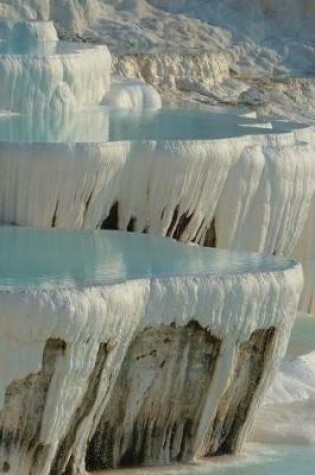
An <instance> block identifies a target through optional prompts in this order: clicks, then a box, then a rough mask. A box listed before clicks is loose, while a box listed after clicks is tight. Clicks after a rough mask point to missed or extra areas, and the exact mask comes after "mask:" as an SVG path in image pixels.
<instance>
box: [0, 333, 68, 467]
mask: <svg viewBox="0 0 315 475" xmlns="http://www.w3.org/2000/svg"><path fill="white" fill-rule="evenodd" d="M65 351H66V343H65V342H64V341H63V340H60V339H50V340H48V341H47V342H46V346H45V349H44V353H43V361H42V368H41V370H40V371H39V372H38V373H36V374H30V375H28V376H27V377H25V378H23V379H20V380H17V381H13V382H12V383H11V384H10V385H9V386H8V387H7V390H6V394H5V402H4V407H3V409H2V411H1V412H0V446H1V449H2V450H1V456H0V463H2V464H5V463H6V460H5V458H6V455H8V454H9V453H10V451H11V450H15V449H17V450H18V451H21V450H24V451H25V453H27V454H28V457H29V459H31V460H32V464H33V466H35V465H36V464H38V463H39V464H40V462H41V461H42V460H43V458H44V455H45V451H46V450H48V447H45V446H43V445H42V444H41V443H40V441H39V436H40V430H41V423H42V419H43V413H44V410H45V404H46V399H47V394H48V391H49V387H50V384H51V380H52V377H53V374H54V371H55V366H56V364H57V360H58V358H59V357H62V356H63V355H64V353H65ZM17 412H18V414H17ZM12 414H13V415H14V416H15V421H16V423H15V425H13V427H12V416H11V415H12ZM8 421H9V423H8ZM3 459H4V460H3Z"/></svg>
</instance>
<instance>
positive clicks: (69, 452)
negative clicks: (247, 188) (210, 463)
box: [0, 227, 302, 475]
mask: <svg viewBox="0 0 315 475" xmlns="http://www.w3.org/2000/svg"><path fill="white" fill-rule="evenodd" d="M0 244H1V254H0V269H1V270H0V361H1V366H0V369H1V371H0V433H1V442H0V466H2V467H6V470H5V471H7V472H10V473H12V474H19V475H20V474H21V475H24V474H25V475H29V474H33V475H37V474H38V475H46V474H47V475H48V474H52V473H53V474H66V473H78V474H81V473H82V474H83V473H84V470H85V467H86V468H87V469H88V470H89V471H94V470H97V469H102V468H110V467H117V466H121V465H141V464H151V465H152V464H155V465H160V464H164V463H169V462H175V461H187V460H191V459H192V458H193V457H194V456H195V455H197V454H199V455H216V454H217V455H219V454H224V453H233V452H235V451H236V450H238V448H239V447H240V446H241V445H242V443H243V441H244V438H245V435H246V433H247V430H248V428H249V427H250V424H251V421H252V417H253V413H254V410H255V407H256V406H257V404H258V402H259V401H260V399H261V397H262V395H263V393H264V390H265V388H266V385H267V383H268V382H269V380H270V376H271V374H272V373H273V371H274V369H275V368H276V367H277V364H278V361H279V359H280V358H281V356H282V355H283V353H284V351H285V348H286V343H287V340H288V336H289V333H290V330H291V326H292V323H293V321H294V318H295V315H296V309H297V304H298V299H299V293H300V290H301V287H302V272H301V267H300V266H299V265H297V264H296V263H295V262H294V261H286V260H284V259H281V258H272V257H263V256H260V255H257V254H245V253H244V254H242V253H239V254H236V253H230V252H228V251H218V250H210V249H207V250H206V249H204V248H201V247H199V248H195V247H192V246H191V247H190V246H185V245H183V244H176V243H175V242H174V241H171V240H165V239H163V238H160V237H153V236H144V235H141V234H140V235H139V234H135V233H133V234H131V233H130V234H126V233H117V232H101V231H99V232H95V231H94V232H87V231H81V232H79V233H78V232H76V231H61V230H50V231H49V230H36V229H31V228H24V229H23V228H18V227H2V228H0Z"/></svg>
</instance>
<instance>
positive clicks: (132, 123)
mask: <svg viewBox="0 0 315 475" xmlns="http://www.w3.org/2000/svg"><path fill="white" fill-rule="evenodd" d="M269 122H271V123H272V126H273V128H272V129H268V128H262V127H252V125H255V124H257V123H259V124H261V123H263V121H261V120H259V121H257V120H254V119H249V118H244V117H239V115H238V114H237V113H235V112H225V113H223V112H222V113H217V112H205V111H203V110H199V109H189V108H187V109H184V108H183V109H173V108H163V109H161V110H159V111H150V110H135V109H133V110H119V109H109V108H106V107H97V108H95V109H92V110H86V111H82V112H78V113H77V114H75V115H74V116H72V117H71V118H69V117H67V116H64V117H55V116H51V117H49V116H46V117H41V118H36V117H29V116H24V115H12V116H9V117H5V116H4V117H2V118H1V119H0V142H27V143H33V142H38V143H45V142H53V143H60V142H62V143H97V142H108V141H124V140H131V141H142V140H158V141H164V140H174V141H177V140H213V139H223V138H231V137H242V136H245V135H257V134H272V133H286V132H290V131H292V130H293V129H297V128H301V127H304V126H303V125H302V124H298V123H293V122H290V123H288V122H284V121H279V120H274V121H268V123H269Z"/></svg>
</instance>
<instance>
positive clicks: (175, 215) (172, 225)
mask: <svg viewBox="0 0 315 475" xmlns="http://www.w3.org/2000/svg"><path fill="white" fill-rule="evenodd" d="M178 211H179V207H178V206H176V208H175V210H174V213H173V217H172V221H171V224H170V226H169V228H168V230H167V231H166V236H167V237H171V236H172V233H173V229H174V227H175V225H176V223H177V218H178Z"/></svg>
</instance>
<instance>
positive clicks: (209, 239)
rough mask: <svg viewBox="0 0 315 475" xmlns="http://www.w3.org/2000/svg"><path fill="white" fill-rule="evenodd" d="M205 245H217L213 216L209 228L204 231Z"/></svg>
mask: <svg viewBox="0 0 315 475" xmlns="http://www.w3.org/2000/svg"><path fill="white" fill-rule="evenodd" d="M204 246H205V247H217V236H216V230H215V218H213V220H212V222H211V225H210V228H209V229H208V230H207V232H206V237H205V242H204Z"/></svg>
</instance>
